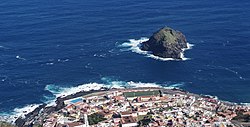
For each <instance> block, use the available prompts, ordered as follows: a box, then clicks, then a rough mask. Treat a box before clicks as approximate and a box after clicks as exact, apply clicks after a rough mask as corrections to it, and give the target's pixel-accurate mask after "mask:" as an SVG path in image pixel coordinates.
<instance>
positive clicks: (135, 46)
mask: <svg viewBox="0 0 250 127" xmlns="http://www.w3.org/2000/svg"><path fill="white" fill-rule="evenodd" d="M148 40H149V38H146V37H142V38H141V39H139V40H136V39H129V42H125V43H123V44H121V45H119V47H122V48H128V49H126V50H129V51H132V52H135V53H138V54H142V55H146V57H150V58H153V59H156V60H161V61H170V60H175V61H180V60H182V61H185V60H189V59H190V58H186V57H184V53H181V59H173V58H162V57H159V56H155V55H153V54H152V52H149V51H143V50H141V49H140V46H141V43H142V42H145V41H148ZM193 46H194V45H193V44H190V43H187V48H184V49H182V50H183V52H184V51H186V50H189V49H192V47H193ZM126 50H125V51H126Z"/></svg>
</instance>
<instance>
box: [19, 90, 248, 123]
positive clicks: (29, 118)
mask: <svg viewBox="0 0 250 127" xmlns="http://www.w3.org/2000/svg"><path fill="white" fill-rule="evenodd" d="M147 89H150V90H162V91H163V92H164V93H168V94H183V95H187V96H193V97H196V98H207V99H215V100H217V101H220V102H221V103H223V104H225V105H230V106H246V104H242V103H234V102H229V101H224V100H220V99H218V98H217V97H215V96H210V95H202V94H194V93H190V92H188V91H185V90H182V89H179V88H168V89H167V88H163V87H135V88H110V89H109V88H106V87H102V88H101V89H99V90H89V91H80V92H77V93H74V94H71V95H67V96H64V97H58V98H57V99H56V101H55V103H56V105H54V106H48V104H45V103H44V104H41V105H39V107H37V108H36V109H35V110H33V111H31V112H30V113H28V114H26V115H25V117H19V118H17V119H16V120H15V122H14V124H15V125H17V126H18V127H23V126H24V125H29V124H32V122H33V121H34V118H37V117H41V116H43V115H44V116H46V115H48V114H50V113H52V112H56V111H59V110H60V109H62V108H64V107H65V104H64V101H66V100H70V99H74V98H77V97H81V96H91V95H92V94H98V93H101V92H106V91H109V92H112V91H117V90H147Z"/></svg>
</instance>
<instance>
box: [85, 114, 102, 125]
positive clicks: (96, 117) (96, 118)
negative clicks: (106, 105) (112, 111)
mask: <svg viewBox="0 0 250 127" xmlns="http://www.w3.org/2000/svg"><path fill="white" fill-rule="evenodd" d="M104 120H106V118H104V116H103V115H102V114H98V113H94V114H91V115H88V121H89V125H94V124H97V123H98V122H101V121H104Z"/></svg>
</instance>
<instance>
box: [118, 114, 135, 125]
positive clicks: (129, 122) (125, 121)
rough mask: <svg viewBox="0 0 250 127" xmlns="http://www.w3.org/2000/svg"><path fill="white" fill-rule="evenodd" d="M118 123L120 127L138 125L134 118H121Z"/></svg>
mask: <svg viewBox="0 0 250 127" xmlns="http://www.w3.org/2000/svg"><path fill="white" fill-rule="evenodd" d="M120 123H121V125H122V127H136V126H137V125H138V124H137V120H136V118H135V117H132V116H125V117H122V118H121V122H120Z"/></svg>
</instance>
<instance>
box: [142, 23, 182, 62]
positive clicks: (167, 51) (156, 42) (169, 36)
mask: <svg viewBox="0 0 250 127" xmlns="http://www.w3.org/2000/svg"><path fill="white" fill-rule="evenodd" d="M140 48H141V50H144V51H151V52H152V53H153V55H155V56H159V57H162V58H174V59H182V53H183V49H185V48H187V40H186V38H185V36H184V35H183V34H182V33H181V32H179V31H176V30H174V29H171V28H169V27H164V28H162V29H160V30H159V31H157V32H155V33H154V34H153V35H152V36H151V37H150V39H149V40H148V41H146V42H143V43H142V45H141V47H140Z"/></svg>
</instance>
